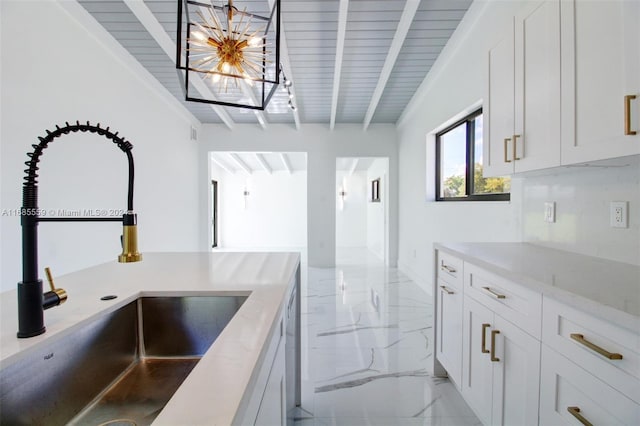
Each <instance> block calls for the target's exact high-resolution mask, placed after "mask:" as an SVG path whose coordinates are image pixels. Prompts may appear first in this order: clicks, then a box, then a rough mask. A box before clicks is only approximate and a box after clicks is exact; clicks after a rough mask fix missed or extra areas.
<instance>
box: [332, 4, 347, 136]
mask: <svg viewBox="0 0 640 426" xmlns="http://www.w3.org/2000/svg"><path fill="white" fill-rule="evenodd" d="M348 12H349V0H340V11H339V12H338V40H337V42H336V61H335V63H334V66H333V95H332V98H331V121H330V123H329V128H330V129H331V130H333V128H334V127H335V125H336V114H337V113H338V97H339V95H340V75H341V74H342V56H343V53H344V38H345V35H346V33H347V14H348Z"/></svg>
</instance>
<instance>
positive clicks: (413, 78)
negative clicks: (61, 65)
mask: <svg viewBox="0 0 640 426" xmlns="http://www.w3.org/2000/svg"><path fill="white" fill-rule="evenodd" d="M77 1H78V3H80V4H81V5H82V6H83V7H84V8H85V9H86V10H87V11H88V12H89V14H91V15H92V16H93V18H95V20H97V21H98V22H99V23H100V24H101V25H102V26H103V27H104V28H105V29H106V30H107V31H108V32H109V33H110V34H111V35H112V36H113V37H114V38H115V39H116V40H117V41H118V42H119V43H120V44H121V45H122V46H123V47H124V48H125V49H126V50H127V51H128V52H129V53H130V54H131V55H132V56H133V57H134V58H135V59H136V60H137V61H138V62H139V63H140V64H141V65H142V66H143V67H144V68H146V69H147V70H148V71H149V72H150V73H151V74H152V75H153V76H154V77H155V78H156V79H157V80H158V81H159V82H160V84H161V85H162V86H164V87H165V88H166V90H167V91H168V92H170V93H171V95H173V96H175V97H176V98H177V99H178V100H180V102H182V103H183V105H184V106H185V108H187V109H188V110H189V111H190V112H191V113H192V114H193V115H194V116H195V117H196V118H197V119H198V120H200V121H201V122H202V123H224V124H226V125H227V126H228V127H230V128H233V126H234V125H235V124H236V123H258V124H259V125H261V126H262V127H263V128H266V127H267V126H268V124H269V123H291V124H292V125H295V126H296V127H298V128H299V126H300V125H301V123H326V124H328V125H330V127H331V128H333V127H334V125H335V124H336V123H361V124H362V125H363V127H364V128H365V129H366V128H367V127H368V126H369V124H370V123H395V122H396V121H397V120H398V118H399V117H400V116H401V114H402V112H403V111H404V109H405V107H406V105H407V104H408V103H409V101H410V100H411V98H412V97H413V95H414V93H415V92H416V90H417V89H418V87H419V86H420V84H421V83H422V81H423V80H424V79H425V77H426V75H427V73H428V72H429V70H430V69H431V66H432V65H433V63H434V62H435V60H436V59H437V57H438V55H439V54H440V52H441V50H442V48H443V47H444V46H445V44H446V43H447V41H448V40H449V38H450V37H451V35H452V34H453V32H454V31H455V29H456V27H457V26H458V24H459V22H460V20H461V19H462V17H463V16H464V14H465V13H466V11H467V9H468V8H469V6H470V4H471V2H472V0H406V1H405V0H390V1H383V0H281V7H282V35H283V37H282V43H281V53H282V60H281V62H282V64H283V67H284V72H285V73H286V75H287V77H288V78H289V79H291V80H292V81H293V83H294V84H293V86H292V89H293V93H294V95H295V98H294V102H295V105H296V107H297V108H296V110H295V111H292V110H291V109H290V108H288V107H287V102H288V96H287V93H286V92H285V91H283V90H278V91H277V95H276V96H274V98H273V99H272V101H271V103H270V104H269V106H268V108H267V110H266V111H265V112H254V111H250V110H247V109H242V108H231V107H220V106H210V105H206V104H200V103H195V102H185V101H184V95H183V92H182V89H181V87H180V83H179V80H178V77H177V74H176V70H175V57H174V56H175V40H176V11H177V3H176V2H177V0H144V1H141V0H77ZM213 1H214V3H215V4H218V3H220V4H222V2H221V0H213ZM273 1H274V0H250V1H242V0H235V1H234V5H235V6H237V7H244V5H246V6H247V10H252V11H256V10H262V9H265V8H268V4H272V3H273Z"/></svg>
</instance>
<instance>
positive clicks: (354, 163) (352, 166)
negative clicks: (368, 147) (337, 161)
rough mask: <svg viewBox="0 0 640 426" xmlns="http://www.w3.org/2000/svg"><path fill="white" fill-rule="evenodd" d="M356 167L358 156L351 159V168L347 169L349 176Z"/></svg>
mask: <svg viewBox="0 0 640 426" xmlns="http://www.w3.org/2000/svg"><path fill="white" fill-rule="evenodd" d="M356 167H358V158H354V159H353V163H351V168H350V169H349V176H353V172H355V171H356Z"/></svg>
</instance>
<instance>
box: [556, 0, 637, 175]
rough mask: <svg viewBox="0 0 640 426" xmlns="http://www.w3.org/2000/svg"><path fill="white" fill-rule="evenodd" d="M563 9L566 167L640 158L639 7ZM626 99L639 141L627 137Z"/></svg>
mask: <svg viewBox="0 0 640 426" xmlns="http://www.w3.org/2000/svg"><path fill="white" fill-rule="evenodd" d="M561 7H562V9H561V19H562V45H561V48H562V61H563V62H562V117H563V119H562V155H561V159H562V163H563V164H572V163H579V162H585V161H593V160H600V159H606V158H614V157H622V156H626V155H633V154H638V153H640V128H638V127H639V124H640V66H639V61H640V25H638V22H640V2H638V1H629V0H607V1H580V0H571V1H570V0H567V1H563V2H562V5H561ZM626 95H635V96H636V99H634V100H629V107H630V108H629V115H630V119H631V122H630V123H629V124H630V127H631V128H632V129H633V130H635V131H636V135H625V125H624V124H625V96H626Z"/></svg>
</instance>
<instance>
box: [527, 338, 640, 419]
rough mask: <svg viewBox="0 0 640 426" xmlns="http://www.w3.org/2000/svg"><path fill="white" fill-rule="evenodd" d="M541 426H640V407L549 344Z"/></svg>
mask: <svg viewBox="0 0 640 426" xmlns="http://www.w3.org/2000/svg"><path fill="white" fill-rule="evenodd" d="M540 382H541V383H540V386H541V388H542V389H543V390H544V391H543V392H541V393H540V424H541V425H578V424H583V425H638V424H640V405H638V404H636V403H635V402H634V401H632V400H631V399H629V398H627V397H626V396H625V395H624V394H622V393H620V392H618V391H617V390H615V389H614V388H612V387H611V386H609V385H608V384H606V383H604V382H603V381H601V380H600V379H598V378H597V377H595V376H593V375H592V374H591V373H590V372H589V371H587V370H585V369H583V368H582V367H580V366H578V365H577V364H575V363H573V362H572V361H570V360H569V359H567V358H565V357H564V356H563V355H560V354H559V353H557V352H556V351H554V350H553V349H550V348H549V347H547V346H546V345H543V348H542V373H541V376H540Z"/></svg>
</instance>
